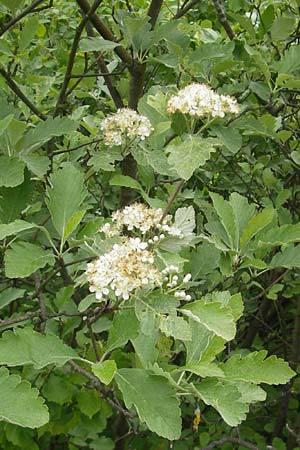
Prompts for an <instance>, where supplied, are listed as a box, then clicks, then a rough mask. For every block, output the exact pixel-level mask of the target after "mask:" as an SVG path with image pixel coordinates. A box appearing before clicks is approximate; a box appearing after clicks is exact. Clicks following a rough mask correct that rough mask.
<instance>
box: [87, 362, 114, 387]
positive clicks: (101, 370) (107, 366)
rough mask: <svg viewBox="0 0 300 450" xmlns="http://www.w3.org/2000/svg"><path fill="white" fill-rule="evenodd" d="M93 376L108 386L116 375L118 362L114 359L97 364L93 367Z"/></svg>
mask: <svg viewBox="0 0 300 450" xmlns="http://www.w3.org/2000/svg"><path fill="white" fill-rule="evenodd" d="M92 371H93V374H94V375H96V377H98V378H99V380H100V381H102V383H104V384H106V385H108V384H109V383H111V382H112V380H113V378H114V376H115V373H116V371H117V365H116V362H115V361H114V360H112V359H108V360H107V361H103V362H102V363H96V364H93V365H92Z"/></svg>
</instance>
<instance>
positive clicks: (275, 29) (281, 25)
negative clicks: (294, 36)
mask: <svg viewBox="0 0 300 450" xmlns="http://www.w3.org/2000/svg"><path fill="white" fill-rule="evenodd" d="M294 29H295V19H294V18H293V17H282V16H280V17H276V19H275V20H274V22H273V25H272V27H271V30H270V31H271V36H272V39H274V40H277V41H284V40H285V39H286V38H288V37H289V35H290V34H291V33H292V32H293V31H294Z"/></svg>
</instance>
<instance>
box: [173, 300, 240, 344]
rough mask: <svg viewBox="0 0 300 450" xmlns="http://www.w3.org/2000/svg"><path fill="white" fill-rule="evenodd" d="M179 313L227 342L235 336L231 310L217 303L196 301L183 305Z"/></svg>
mask: <svg viewBox="0 0 300 450" xmlns="http://www.w3.org/2000/svg"><path fill="white" fill-rule="evenodd" d="M180 312H182V314H184V315H186V316H188V317H190V318H191V319H193V320H195V321H196V322H199V323H201V324H202V325H204V326H205V327H206V328H207V329H208V330H210V331H213V332H214V333H215V334H216V335H217V336H220V337H222V338H224V339H226V340H227V341H230V340H231V339H233V338H234V336H235V333H236V327H235V322H234V318H233V315H232V312H231V309H230V308H229V307H226V306H224V307H223V306H222V305H221V304H220V303H219V302H211V303H204V302H203V300H197V301H196V302H193V303H190V304H188V305H185V306H184V308H182V309H180Z"/></svg>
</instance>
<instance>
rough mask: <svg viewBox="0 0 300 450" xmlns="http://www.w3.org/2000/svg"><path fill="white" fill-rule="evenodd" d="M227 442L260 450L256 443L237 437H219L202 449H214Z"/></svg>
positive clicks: (252, 449) (251, 449)
mask: <svg viewBox="0 0 300 450" xmlns="http://www.w3.org/2000/svg"><path fill="white" fill-rule="evenodd" d="M226 442H230V443H232V444H238V445H243V446H244V447H247V448H249V449H250V450H259V449H258V447H256V445H254V444H251V442H247V441H244V439H240V438H235V437H231V436H228V437H225V438H222V439H219V440H218V441H213V442H211V443H210V444H208V445H207V446H206V447H202V450H213V449H214V448H219V447H220V446H221V445H223V444H226Z"/></svg>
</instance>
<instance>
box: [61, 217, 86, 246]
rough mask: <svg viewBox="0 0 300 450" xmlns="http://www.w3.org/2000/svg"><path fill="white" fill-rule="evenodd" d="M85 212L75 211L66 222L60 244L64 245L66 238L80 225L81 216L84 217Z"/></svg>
mask: <svg viewBox="0 0 300 450" xmlns="http://www.w3.org/2000/svg"><path fill="white" fill-rule="evenodd" d="M85 213H86V211H85V210H83V211H76V212H75V213H74V214H73V215H72V216H71V217H70V219H69V220H68V222H67V223H66V226H65V229H64V233H63V236H62V242H63V243H64V242H65V241H66V240H67V239H68V237H69V236H70V234H72V233H73V231H75V230H76V228H77V227H78V225H79V224H80V222H81V220H82V218H83V216H84V215H85Z"/></svg>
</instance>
